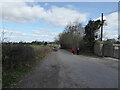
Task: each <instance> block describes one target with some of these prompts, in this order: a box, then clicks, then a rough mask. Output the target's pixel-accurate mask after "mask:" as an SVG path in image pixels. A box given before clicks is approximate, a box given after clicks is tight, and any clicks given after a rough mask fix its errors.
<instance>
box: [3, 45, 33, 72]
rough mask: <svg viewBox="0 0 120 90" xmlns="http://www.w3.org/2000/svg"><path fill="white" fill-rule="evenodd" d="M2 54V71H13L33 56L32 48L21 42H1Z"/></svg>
mask: <svg viewBox="0 0 120 90" xmlns="http://www.w3.org/2000/svg"><path fill="white" fill-rule="evenodd" d="M2 54H3V55H2V65H3V71H4V72H7V71H14V70H16V69H17V68H19V67H22V66H23V65H26V63H28V62H29V61H31V60H33V58H34V50H33V48H32V47H30V46H28V45H23V44H14V45H13V44H3V45H2Z"/></svg>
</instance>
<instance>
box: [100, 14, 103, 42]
mask: <svg viewBox="0 0 120 90" xmlns="http://www.w3.org/2000/svg"><path fill="white" fill-rule="evenodd" d="M101 22H102V23H101V38H100V40H101V41H102V37H103V13H102V15H101Z"/></svg>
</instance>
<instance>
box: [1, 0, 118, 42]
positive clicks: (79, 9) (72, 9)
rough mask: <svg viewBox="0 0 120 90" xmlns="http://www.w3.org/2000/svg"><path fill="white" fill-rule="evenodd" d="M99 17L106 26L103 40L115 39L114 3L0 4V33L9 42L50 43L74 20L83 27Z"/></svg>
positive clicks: (116, 17) (115, 16)
mask: <svg viewBox="0 0 120 90" xmlns="http://www.w3.org/2000/svg"><path fill="white" fill-rule="evenodd" d="M4 1H5V0H4ZM7 1H8V0H7ZM1 7H2V8H1ZM101 13H104V19H106V23H107V26H104V36H105V38H117V37H118V2H25V0H22V2H5V3H0V24H1V25H0V26H1V27H0V32H1V31H2V30H3V29H4V30H5V31H6V34H5V35H6V37H9V40H10V41H33V40H37V41H43V40H44V41H53V40H54V38H55V37H57V35H58V34H59V33H61V32H62V31H63V30H64V27H65V26H66V25H67V24H68V23H70V22H74V21H76V20H77V21H79V22H80V23H82V25H83V26H85V25H86V24H87V22H88V21H89V20H90V18H91V19H92V20H96V19H98V18H100V16H101Z"/></svg>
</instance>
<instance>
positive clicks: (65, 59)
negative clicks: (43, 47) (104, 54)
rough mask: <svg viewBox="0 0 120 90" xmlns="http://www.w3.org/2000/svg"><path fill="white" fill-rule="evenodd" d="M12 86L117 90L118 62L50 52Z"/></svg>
mask: <svg viewBox="0 0 120 90" xmlns="http://www.w3.org/2000/svg"><path fill="white" fill-rule="evenodd" d="M15 87H19V88H117V87H118V61H116V60H111V59H106V58H93V57H87V56H82V55H79V56H77V55H72V54H71V53H70V52H68V51H65V50H59V51H57V52H52V53H51V54H49V55H48V56H47V57H46V58H44V60H43V61H42V62H40V63H38V65H37V66H36V67H35V68H34V69H33V70H32V71H31V72H30V73H28V74H27V75H26V76H25V77H24V78H23V80H21V81H20V82H19V83H18V84H17V85H16V86H15Z"/></svg>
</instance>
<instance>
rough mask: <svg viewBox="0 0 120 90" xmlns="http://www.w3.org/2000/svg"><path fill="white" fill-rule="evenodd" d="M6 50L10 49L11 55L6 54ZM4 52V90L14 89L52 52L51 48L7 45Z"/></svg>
mask: <svg viewBox="0 0 120 90" xmlns="http://www.w3.org/2000/svg"><path fill="white" fill-rule="evenodd" d="M5 48H7V49H8V48H9V53H7V52H6V49H5ZM3 51H4V53H3V54H4V55H3V73H2V87H3V88H4V87H13V86H14V85H15V84H16V83H17V82H18V81H20V80H21V78H22V77H23V76H24V75H25V74H26V73H28V72H30V71H31V69H32V68H34V67H35V66H36V64H37V63H38V62H39V61H40V60H42V59H43V58H44V57H45V56H46V55H47V54H48V53H50V52H51V48H49V47H47V46H40V45H30V46H23V45H22V46H9V45H7V46H5V47H3ZM28 51H29V52H28ZM14 52H15V53H14ZM11 53H12V55H11ZM22 53H23V54H22ZM9 54H10V55H9ZM18 54H19V55H18ZM31 56H32V57H31ZM13 57H14V58H13ZM29 57H31V58H29ZM20 58H21V59H20ZM26 59H27V60H26ZM8 61H11V62H8Z"/></svg>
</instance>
